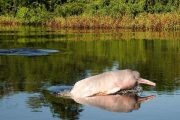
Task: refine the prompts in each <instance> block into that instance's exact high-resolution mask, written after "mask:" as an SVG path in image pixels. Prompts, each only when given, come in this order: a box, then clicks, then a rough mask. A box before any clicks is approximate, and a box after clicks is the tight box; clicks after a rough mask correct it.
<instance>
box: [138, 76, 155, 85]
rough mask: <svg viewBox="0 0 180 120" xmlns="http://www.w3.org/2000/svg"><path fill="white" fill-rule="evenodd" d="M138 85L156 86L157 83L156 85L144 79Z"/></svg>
mask: <svg viewBox="0 0 180 120" xmlns="http://www.w3.org/2000/svg"><path fill="white" fill-rule="evenodd" d="M138 83H139V84H146V85H151V86H156V83H154V82H152V81H149V80H146V79H143V78H141V79H139V80H138Z"/></svg>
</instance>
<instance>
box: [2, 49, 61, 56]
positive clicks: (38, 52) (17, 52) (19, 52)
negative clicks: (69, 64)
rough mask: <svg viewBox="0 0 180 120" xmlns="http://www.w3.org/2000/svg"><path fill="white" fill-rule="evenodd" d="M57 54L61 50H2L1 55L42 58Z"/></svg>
mask: <svg viewBox="0 0 180 120" xmlns="http://www.w3.org/2000/svg"><path fill="white" fill-rule="evenodd" d="M56 52H59V50H52V49H34V48H14V49H0V55H21V56H41V55H49V53H56Z"/></svg>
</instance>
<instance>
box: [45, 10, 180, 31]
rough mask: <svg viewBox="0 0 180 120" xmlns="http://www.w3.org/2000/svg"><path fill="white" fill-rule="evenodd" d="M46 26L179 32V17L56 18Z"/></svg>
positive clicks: (155, 15) (152, 15) (162, 15)
mask: <svg viewBox="0 0 180 120" xmlns="http://www.w3.org/2000/svg"><path fill="white" fill-rule="evenodd" d="M46 25H47V26H49V27H53V28H54V27H55V28H81V29H135V30H154V31H160V30H180V15H179V14H176V13H164V14H141V15H139V16H137V17H135V18H132V17H129V16H122V17H117V18H113V17H110V16H103V17H101V16H93V17H85V16H72V17H67V18H63V17H56V18H54V19H53V20H50V21H48V22H46Z"/></svg>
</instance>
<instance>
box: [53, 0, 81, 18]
mask: <svg viewBox="0 0 180 120" xmlns="http://www.w3.org/2000/svg"><path fill="white" fill-rule="evenodd" d="M83 12H84V4H83V3H71V4H68V3H67V4H64V5H58V6H57V7H56V9H55V14H56V15H57V16H61V17H68V16H77V15H81V14H82V13H83Z"/></svg>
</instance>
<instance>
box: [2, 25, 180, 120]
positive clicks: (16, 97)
mask: <svg viewBox="0 0 180 120" xmlns="http://www.w3.org/2000/svg"><path fill="white" fill-rule="evenodd" d="M14 48H29V49H46V50H47V49H51V50H58V51H60V52H57V53H52V54H51V53H50V54H49V55H46V56H23V55H15V56H6V55H1V56H0V111H1V112H0V119H2V120H21V119H23V120H41V119H43V120H61V119H70V120H71V119H72V120H74V119H81V120H93V119H98V120H100V119H103V120H109V119H122V120H132V119H133V120H143V119H146V120H152V119H158V120H169V118H171V119H180V116H179V115H178V113H179V106H180V102H179V99H180V32H130V31H102V30H101V31H100V30H99V31H97V30H96V31H93V30H86V31H84V30H51V29H42V28H31V27H28V28H16V29H14V30H12V29H11V28H4V27H2V28H1V29H0V49H14ZM127 68H129V69H133V70H137V71H139V72H140V73H141V76H142V77H143V78H146V79H149V80H151V81H154V82H156V83H157V86H156V87H155V88H154V87H148V86H143V89H144V92H143V93H142V95H141V96H143V97H145V96H151V95H153V96H155V98H153V99H151V100H149V101H148V102H144V103H141V104H136V102H137V101H136V100H137V98H134V97H132V98H130V100H132V101H134V103H133V104H132V105H135V106H134V109H131V110H130V111H128V112H127V111H126V112H125V111H120V112H113V111H110V110H108V109H103V108H102V107H97V106H93V105H87V104H86V105H84V104H79V103H77V102H75V101H74V100H72V99H63V98H61V97H57V96H54V95H52V94H50V93H49V92H47V91H44V89H46V88H49V87H51V86H57V85H68V86H72V85H73V84H74V83H75V82H76V81H78V80H80V79H83V78H85V77H88V76H92V75H95V74H99V73H102V72H104V71H110V70H116V69H127ZM110 99H112V98H110ZM101 100H104V99H101ZM113 100H114V99H113ZM118 100H120V102H119V103H118V104H117V105H120V106H119V107H121V108H122V109H123V110H124V109H125V107H123V105H122V103H121V102H122V101H125V102H127V100H126V98H124V97H121V96H119V97H118ZM104 102H108V99H107V101H104ZM115 103H116V102H114V104H112V105H115ZM127 105H130V104H127ZM115 107H117V106H115Z"/></svg>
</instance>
